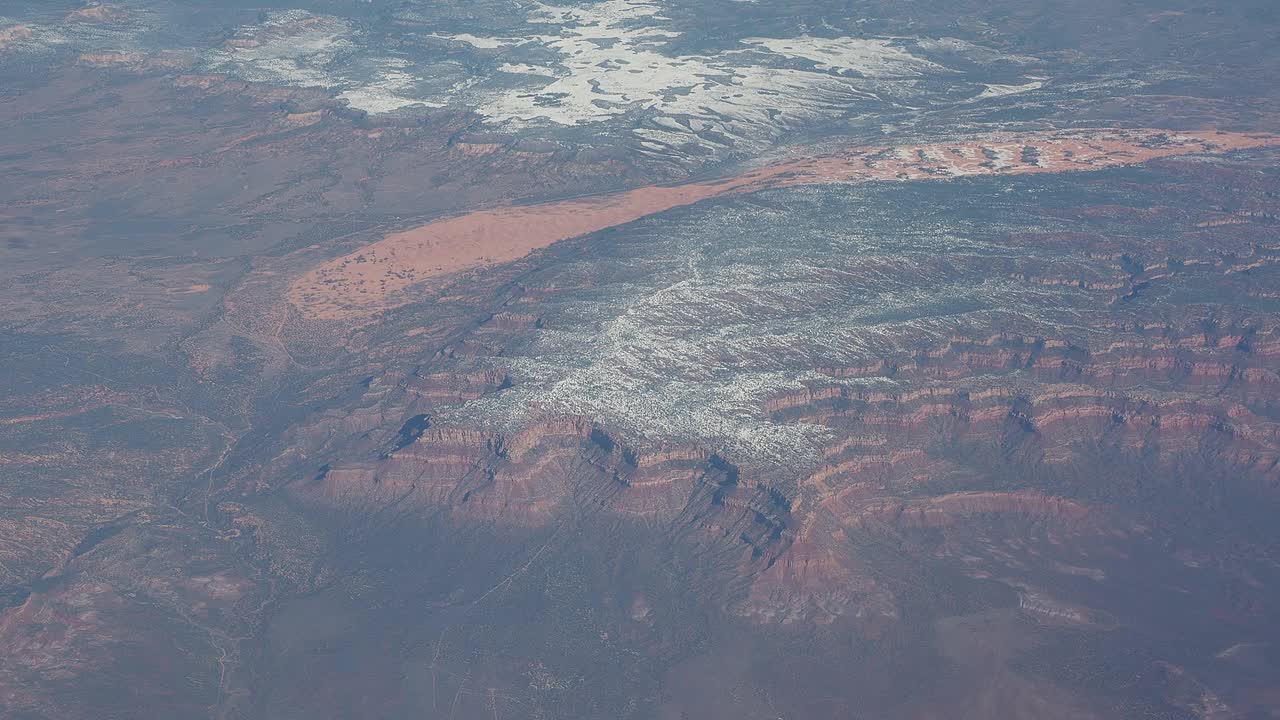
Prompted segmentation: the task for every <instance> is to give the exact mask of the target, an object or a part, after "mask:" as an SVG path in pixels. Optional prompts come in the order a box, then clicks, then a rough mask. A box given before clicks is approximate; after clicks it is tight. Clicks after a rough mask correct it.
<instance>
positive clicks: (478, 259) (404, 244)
mask: <svg viewBox="0 0 1280 720" xmlns="http://www.w3.org/2000/svg"><path fill="white" fill-rule="evenodd" d="M1277 144H1280V137H1277V136H1274V135H1266V134H1244V133H1226V132H1220V131H1206V132H1196V133H1171V132H1164V131H1160V130H1075V131H1063V132H1055V133H1035V134H1023V135H1017V134H1008V135H1001V136H994V137H989V138H983V139H973V140H968V141H963V142H956V143H943V144H932V145H913V146H903V147H881V148H861V149H857V148H855V149H849V150H847V151H844V152H841V153H839V154H832V155H826V156H818V157H810V158H802V159H795V160H788V161H784V162H779V163H776V164H772V165H768V166H765V167H763V168H759V169H756V170H752V171H749V172H745V173H743V174H741V175H738V176H734V177H730V178H724V179H720V180H714V181H704V182H696V183H687V184H684V185H675V186H648V187H641V188H636V189H634V190H628V191H625V192H620V193H615V194H611V195H604V196H597V197H591V198H585V199H574V200H564V201H556V202H549V203H542V204H537V205H528V206H521V207H504V208H498V209H493V210H481V211H476V212H472V213H468V214H465V215H461V216H458V217H452V218H447V219H443V220H437V221H434V222H431V223H427V224H426V225H422V226H419V227H416V228H412V229H409V230H405V231H403V232H397V233H392V234H390V235H387V236H385V237H383V238H382V239H381V240H378V241H377V242H374V243H371V244H369V245H367V246H365V247H363V248H361V249H360V250H357V251H356V252H353V253H351V254H349V255H345V256H343V257H339V258H335V259H333V260H330V261H328V262H325V263H323V264H321V265H320V266H318V267H316V268H314V269H312V270H311V271H310V272H308V273H307V274H305V275H303V276H302V277H300V278H298V279H297V280H296V281H294V283H293V284H292V285H291V286H290V288H289V291H288V298H289V301H290V302H291V303H292V304H293V305H294V306H295V307H297V308H298V310H299V311H300V312H301V313H302V314H304V315H306V316H309V317H313V318H320V319H332V320H338V319H348V318H358V317H362V316H368V315H370V314H374V313H377V312H380V311H382V310H386V309H389V308H394V307H397V306H399V305H402V304H404V302H406V301H407V298H406V296H405V293H404V291H405V290H407V289H408V288H410V287H412V286H414V285H416V284H418V283H421V282H423V281H425V280H428V279H430V278H433V277H437V276H441V275H446V274H449V273H455V272H459V271H463V270H470V269H474V268H478V267H483V266H488V265H493V264H496V263H502V262H508V261H511V260H516V259H518V258H521V257H524V256H526V255H528V254H529V253H531V252H533V251H534V250H537V249H540V248H544V247H547V246H549V245H552V244H553V243H556V242H558V241H560V240H566V239H569V238H573V237H579V236H582V235H586V234H589V233H592V232H596V231H598V230H603V229H605V228H609V227H613V226H617V225H622V224H624V223H628V222H631V221H633V220H637V219H640V218H642V217H645V216H647V215H652V214H654V213H658V212H662V211H664V210H668V209H671V208H675V207H680V206H684V205H690V204H692V203H695V202H698V201H700V200H705V199H708V198H713V197H721V196H726V195H734V194H738V193H746V192H754V191H758V190H765V189H769V188H779V187H790V186H795V185H810V184H822V183H853V182H867V181H873V180H931V179H933V180H945V179H949V178H955V177H964V176H973V175H996V174H1010V173H1012V174H1024V173H1046V172H1071V171H1081V170H1098V169H1102V168H1107V167H1115V166H1119V165H1129V164H1134V163H1141V162H1145V161H1148V160H1152V159H1155V158H1160V157H1167V156H1171V155H1183V154H1189V153H1204V152H1228V151H1231V150H1240V149H1246V148H1254V147H1261V146H1269V145H1277Z"/></svg>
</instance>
